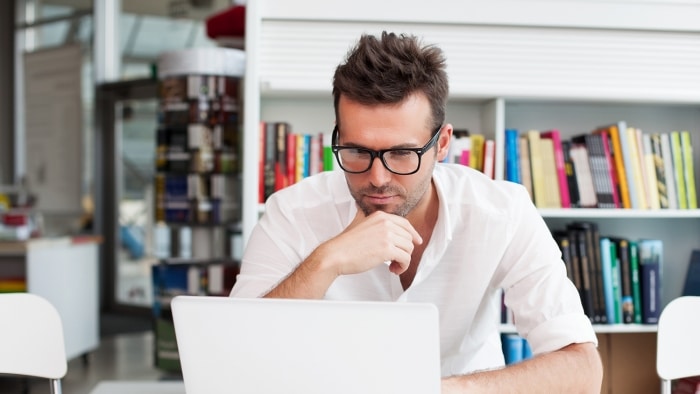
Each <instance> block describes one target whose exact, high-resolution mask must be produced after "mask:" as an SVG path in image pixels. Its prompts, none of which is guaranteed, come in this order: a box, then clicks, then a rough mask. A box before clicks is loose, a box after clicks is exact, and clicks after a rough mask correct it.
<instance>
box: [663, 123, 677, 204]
mask: <svg viewBox="0 0 700 394" xmlns="http://www.w3.org/2000/svg"><path fill="white" fill-rule="evenodd" d="M659 139H660V144H661V158H662V159H663V161H664V180H665V181H666V193H667V194H668V208H669V209H678V194H677V193H678V192H677V189H676V175H675V171H674V169H673V154H672V153H671V137H670V135H669V133H661V135H660V136H659Z"/></svg>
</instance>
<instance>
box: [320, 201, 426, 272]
mask: <svg viewBox="0 0 700 394" xmlns="http://www.w3.org/2000/svg"><path fill="white" fill-rule="evenodd" d="M421 243H423V239H422V238H421V236H420V235H419V234H418V232H417V231H416V229H414V228H413V226H412V225H411V223H409V221H408V220H407V219H406V218H404V217H401V216H397V215H393V214H390V213H386V212H383V211H376V212H374V213H372V214H370V215H369V216H365V214H364V213H363V212H362V210H359V209H358V211H357V214H356V215H355V218H354V219H353V221H352V223H350V225H349V226H348V227H347V228H346V229H345V230H344V231H343V232H342V233H340V234H339V235H338V236H336V237H335V238H333V239H331V240H329V241H328V242H326V243H325V244H323V245H322V246H321V248H322V249H323V254H324V255H326V256H327V257H329V258H331V259H332V260H333V261H334V262H335V263H336V266H337V269H338V275H348V274H357V273H360V272H365V271H368V270H370V269H372V268H374V267H375V266H377V265H379V264H382V263H384V262H386V261H390V262H391V264H390V265H389V269H390V270H391V272H393V273H395V274H396V275H399V274H401V273H403V272H404V271H406V270H407V269H408V266H409V264H410V263H411V253H412V252H413V247H414V245H415V244H421Z"/></svg>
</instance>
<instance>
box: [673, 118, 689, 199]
mask: <svg viewBox="0 0 700 394" xmlns="http://www.w3.org/2000/svg"><path fill="white" fill-rule="evenodd" d="M669 137H670V139H671V156H672V157H673V179H675V180H676V195H677V196H678V208H679V209H688V195H687V194H686V193H687V192H686V189H685V186H686V185H685V174H684V170H683V148H682V147H681V134H680V133H679V132H677V131H672V132H671V133H670V135H669Z"/></svg>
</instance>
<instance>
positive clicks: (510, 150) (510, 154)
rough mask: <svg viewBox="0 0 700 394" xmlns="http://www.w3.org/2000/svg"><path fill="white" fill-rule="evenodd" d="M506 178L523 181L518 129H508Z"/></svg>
mask: <svg viewBox="0 0 700 394" xmlns="http://www.w3.org/2000/svg"><path fill="white" fill-rule="evenodd" d="M505 137H506V138H505V139H506V142H505V147H506V151H505V153H506V180H507V181H511V182H515V183H521V180H520V152H519V151H520V148H519V141H518V130H516V129H506V135H505Z"/></svg>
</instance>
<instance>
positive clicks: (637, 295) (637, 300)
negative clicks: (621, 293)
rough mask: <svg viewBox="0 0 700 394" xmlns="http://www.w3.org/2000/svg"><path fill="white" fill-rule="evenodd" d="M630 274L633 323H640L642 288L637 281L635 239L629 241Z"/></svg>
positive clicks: (637, 248)
mask: <svg viewBox="0 0 700 394" xmlns="http://www.w3.org/2000/svg"><path fill="white" fill-rule="evenodd" d="M629 257H630V275H631V276H632V302H633V304H634V323H636V324H641V323H642V290H641V284H640V282H639V247H638V246H637V241H633V240H630V241H629Z"/></svg>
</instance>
